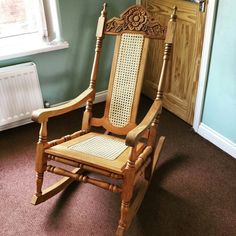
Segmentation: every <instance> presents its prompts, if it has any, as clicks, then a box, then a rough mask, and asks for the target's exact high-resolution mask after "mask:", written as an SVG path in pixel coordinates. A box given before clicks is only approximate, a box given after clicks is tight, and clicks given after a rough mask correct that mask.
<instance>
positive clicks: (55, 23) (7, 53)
mask: <svg viewBox="0 0 236 236" xmlns="http://www.w3.org/2000/svg"><path fill="white" fill-rule="evenodd" d="M59 20H60V19H59V16H58V5H57V1H56V0H50V1H48V0H0V60H6V59H10V58H15V57H20V56H25V55H30V54H35V53H40V52H45V51H51V50H57V49H62V48H66V47H68V43H67V42H62V40H61V37H60V24H59Z"/></svg>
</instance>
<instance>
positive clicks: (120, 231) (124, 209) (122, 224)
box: [116, 200, 130, 236]
mask: <svg viewBox="0 0 236 236" xmlns="http://www.w3.org/2000/svg"><path fill="white" fill-rule="evenodd" d="M129 204H130V201H127V202H126V201H123V200H122V201H121V209H120V211H121V212H120V220H119V225H118V227H117V230H116V236H123V235H124V233H125V230H126V228H127V217H128V212H129Z"/></svg>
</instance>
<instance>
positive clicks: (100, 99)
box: [50, 90, 107, 107]
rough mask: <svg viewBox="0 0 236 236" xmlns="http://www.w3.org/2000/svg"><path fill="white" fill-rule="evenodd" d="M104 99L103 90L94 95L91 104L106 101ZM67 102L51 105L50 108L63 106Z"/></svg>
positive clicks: (105, 93) (104, 93)
mask: <svg viewBox="0 0 236 236" xmlns="http://www.w3.org/2000/svg"><path fill="white" fill-rule="evenodd" d="M106 97H107V90H103V91H101V92H97V93H96V95H95V99H94V101H93V104H96V103H99V102H104V101H106ZM67 102H69V101H66V102H60V103H57V104H53V105H51V106H50V107H57V106H60V105H63V104H65V103H67ZM85 105H86V104H84V105H82V106H81V107H84V106H85Z"/></svg>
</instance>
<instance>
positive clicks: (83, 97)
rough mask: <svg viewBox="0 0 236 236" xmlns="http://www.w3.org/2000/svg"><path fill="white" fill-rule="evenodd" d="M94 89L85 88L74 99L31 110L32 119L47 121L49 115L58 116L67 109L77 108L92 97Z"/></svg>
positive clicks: (39, 121)
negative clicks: (53, 105) (54, 105)
mask: <svg viewBox="0 0 236 236" xmlns="http://www.w3.org/2000/svg"><path fill="white" fill-rule="evenodd" d="M94 96H95V91H94V90H93V89H90V88H89V89H86V90H85V91H84V92H83V93H82V94H80V95H79V96H78V97H76V98H75V99H73V100H71V101H70V102H68V103H66V104H64V105H60V106H57V107H52V108H45V109H38V110H36V111H33V113H32V120H33V121H36V122H38V123H42V122H44V121H47V120H48V118H49V117H54V116H59V115H62V114H64V113H67V112H69V111H73V110H75V109H77V108H79V107H80V106H81V105H82V104H83V103H84V102H86V101H87V100H88V99H89V98H94Z"/></svg>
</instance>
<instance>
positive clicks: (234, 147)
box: [198, 123, 236, 159]
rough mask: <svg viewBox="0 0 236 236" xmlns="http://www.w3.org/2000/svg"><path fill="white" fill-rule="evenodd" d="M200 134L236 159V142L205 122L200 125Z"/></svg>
mask: <svg viewBox="0 0 236 236" xmlns="http://www.w3.org/2000/svg"><path fill="white" fill-rule="evenodd" d="M198 134H199V135H201V136H202V137H203V138H205V139H207V140H209V141H210V142H211V143H213V144H215V145H216V146H217V147H219V148H220V149H222V150H223V151H225V152H227V153H228V154H229V155H231V156H232V157H234V158H235V159H236V144H235V143H233V142H232V141H231V140H229V139H227V138H225V137H224V136H223V135H221V134H219V133H218V132H216V131H215V130H213V129H211V128H210V127H208V126H207V125H205V124H203V123H201V124H200V126H199V129H198Z"/></svg>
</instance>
